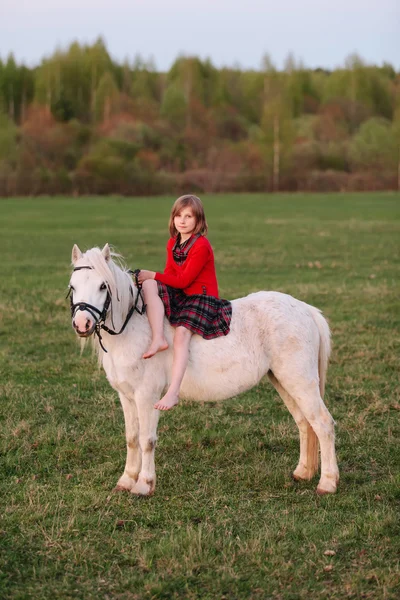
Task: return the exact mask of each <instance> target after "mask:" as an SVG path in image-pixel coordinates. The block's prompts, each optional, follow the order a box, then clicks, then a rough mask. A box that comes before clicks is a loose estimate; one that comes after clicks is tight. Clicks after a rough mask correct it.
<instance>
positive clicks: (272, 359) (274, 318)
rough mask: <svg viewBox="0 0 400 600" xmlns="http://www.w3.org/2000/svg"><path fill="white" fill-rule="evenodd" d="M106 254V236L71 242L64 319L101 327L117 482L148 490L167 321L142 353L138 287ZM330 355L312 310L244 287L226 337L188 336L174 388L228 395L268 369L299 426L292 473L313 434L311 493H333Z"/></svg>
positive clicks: (79, 327) (165, 373)
mask: <svg viewBox="0 0 400 600" xmlns="http://www.w3.org/2000/svg"><path fill="white" fill-rule="evenodd" d="M113 256H114V255H112V253H111V252H110V248H109V246H108V244H106V245H105V246H104V248H103V250H100V249H99V248H92V249H91V250H88V251H87V252H85V253H84V254H82V252H81V251H80V250H79V248H78V246H76V245H75V246H74V247H73V250H72V263H73V266H74V271H73V273H72V276H71V280H70V292H71V312H72V325H73V327H74V329H75V330H76V332H77V334H78V335H79V336H80V337H89V336H91V335H92V334H93V333H96V332H97V333H98V334H100V336H101V338H100V337H99V339H96V336H93V338H94V340H95V344H96V346H97V349H98V352H99V360H100V361H101V363H102V365H103V367H104V370H105V372H106V375H107V379H108V381H109V382H110V384H111V386H112V387H113V388H114V389H115V390H117V392H118V394H119V397H120V400H121V404H122V408H123V411H124V417H125V429H126V443H127V457H126V465H125V470H124V473H123V474H122V476H121V477H120V479H119V481H118V483H117V487H116V489H121V490H129V491H131V492H132V493H134V494H140V495H149V494H152V493H153V492H154V489H155V483H156V473H155V463H154V449H155V446H156V441H157V423H158V418H159V414H160V412H159V411H158V410H155V409H154V408H153V407H154V404H155V403H156V402H157V401H158V400H159V399H160V396H161V394H162V393H163V392H164V390H165V388H166V387H167V386H168V385H169V379H170V374H171V367H172V348H173V338H174V328H173V327H172V326H170V324H169V323H168V321H167V320H166V319H165V323H164V332H165V337H166V339H167V341H168V343H169V348H168V350H166V351H164V352H160V353H157V354H156V355H155V356H154V357H152V358H150V359H148V360H144V359H143V358H142V355H143V353H144V352H145V351H146V350H147V348H148V346H149V343H150V339H151V330H150V326H149V322H148V320H147V317H146V315H142V314H140V313H138V312H133V313H132V309H133V306H134V303H135V298H137V293H138V292H137V289H136V287H135V286H134V285H133V282H132V277H131V275H130V273H129V272H128V271H127V270H126V269H125V268H123V267H121V266H120V265H119V264H117V263H116V262H115V260H114V259H113ZM136 301H137V300H136ZM141 305H142V302H141V300H140V301H139V306H141ZM129 313H131V317H129ZM127 317H129V318H128V319H127ZM124 325H125V328H124V329H123V331H122V332H121V333H120V335H119V332H120V329H121V328H123V327H124ZM104 327H105V329H104ZM110 331H111V333H110ZM113 332H117V334H118V335H113ZM329 354H330V332H329V327H328V324H327V322H326V320H325V319H324V317H323V316H322V314H321V312H320V311H319V310H318V309H316V308H314V307H313V306H310V305H308V304H305V303H304V302H301V301H299V300H296V299H295V298H293V297H292V296H289V295H287V294H281V293H279V292H257V293H255V294H250V295H249V296H246V297H245V298H239V299H237V300H233V302H232V321H231V330H230V333H229V334H228V335H227V336H226V337H219V338H216V339H213V340H204V339H203V338H201V337H200V336H197V335H194V336H193V337H192V340H191V343H190V357H189V363H188V367H187V370H186V373H185V377H184V379H183V382H182V387H181V394H180V397H181V398H187V399H191V400H198V401H206V400H223V399H226V398H231V397H232V396H236V395H237V394H240V393H242V392H245V391H246V390H249V389H250V388H252V387H253V386H255V385H256V384H257V383H258V382H259V381H260V380H261V378H262V377H264V376H265V375H267V376H268V377H269V379H270V381H271V383H272V385H273V386H274V387H275V389H276V390H277V392H278V393H279V395H280V396H281V398H282V400H283V401H284V403H285V404H286V406H287V408H288V409H289V412H290V413H291V415H292V416H293V418H294V420H295V421H296V423H297V426H298V428H299V433H300V459H299V463H298V465H297V467H296V469H295V471H294V473H293V476H294V478H295V479H307V480H309V479H311V478H312V477H313V476H314V474H315V473H316V471H317V470H318V441H319V445H320V447H321V478H320V481H319V484H318V488H317V492H318V493H320V494H326V493H333V492H335V491H336V486H337V483H338V481H339V471H338V467H337V462H336V455H335V434H334V421H333V419H332V417H331V415H330V413H329V412H328V409H327V408H326V406H325V404H324V402H323V399H322V396H323V394H324V387H325V377H326V371H327V367H328V359H329Z"/></svg>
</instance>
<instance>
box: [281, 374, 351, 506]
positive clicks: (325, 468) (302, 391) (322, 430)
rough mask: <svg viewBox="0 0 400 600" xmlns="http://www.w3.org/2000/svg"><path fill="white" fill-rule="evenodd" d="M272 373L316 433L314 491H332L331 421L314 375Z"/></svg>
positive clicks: (334, 482)
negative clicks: (318, 453) (317, 449)
mask: <svg viewBox="0 0 400 600" xmlns="http://www.w3.org/2000/svg"><path fill="white" fill-rule="evenodd" d="M275 374H276V373H275ZM276 375H277V376H278V377H279V381H280V382H281V383H282V384H283V386H284V388H285V390H286V391H287V392H288V393H289V394H290V396H291V397H292V398H293V399H294V400H295V401H296V404H297V406H298V408H299V409H300V411H301V412H302V413H303V415H304V416H305V418H306V419H307V421H308V422H309V424H310V425H311V427H312V428H313V430H314V431H315V433H316V434H317V437H318V440H319V444H320V447H321V479H320V480H319V483H318V487H317V492H318V493H319V494H329V493H333V492H335V491H336V487H337V484H338V481H339V470H338V466H337V462H336V453H335V430H334V421H333V419H332V417H331V415H330V413H329V411H328V409H327V408H326V406H325V404H324V401H323V400H322V398H321V394H320V390H319V381H318V378H317V377H315V378H314V377H307V376H306V375H302V374H299V373H298V372H297V373H296V372H295V371H291V372H290V373H285V374H283V373H279V374H276ZM282 375H284V376H282Z"/></svg>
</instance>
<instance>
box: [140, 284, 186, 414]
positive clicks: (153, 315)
mask: <svg viewBox="0 0 400 600" xmlns="http://www.w3.org/2000/svg"><path fill="white" fill-rule="evenodd" d="M143 291H144V297H145V300H146V304H147V316H148V319H149V322H150V326H151V332H152V336H153V337H152V340H151V344H150V347H149V349H148V350H147V352H145V353H144V354H143V358H150V357H152V356H154V354H156V353H157V352H162V350H166V349H167V348H168V342H167V340H166V339H165V337H164V305H163V303H162V300H161V298H160V297H159V295H158V288H157V282H156V281H155V280H154V279H146V281H144V282H143ZM191 337H192V332H191V331H189V329H186V327H177V328H176V330H175V337H174V358H173V362H172V377H171V384H170V386H169V388H168V391H167V393H166V394H165V396H164V397H163V398H162V399H161V400H160V401H159V402H157V404H155V406H154V408H157V409H158V410H169V409H170V408H172V407H173V406H175V405H176V404H178V402H179V390H180V387H181V383H182V379H183V376H184V374H185V371H186V367H187V363H188V359H189V344H190V339H191Z"/></svg>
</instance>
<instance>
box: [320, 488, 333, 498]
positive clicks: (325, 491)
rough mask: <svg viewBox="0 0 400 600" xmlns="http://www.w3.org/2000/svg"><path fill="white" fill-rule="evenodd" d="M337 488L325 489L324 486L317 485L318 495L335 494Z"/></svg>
mask: <svg viewBox="0 0 400 600" xmlns="http://www.w3.org/2000/svg"><path fill="white" fill-rule="evenodd" d="M335 493H336V488H335V489H334V490H324V489H323V488H320V487H317V494H318V496H326V495H327V494H335Z"/></svg>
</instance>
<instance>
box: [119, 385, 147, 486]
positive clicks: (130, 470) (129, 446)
mask: <svg viewBox="0 0 400 600" xmlns="http://www.w3.org/2000/svg"><path fill="white" fill-rule="evenodd" d="M119 398H120V400H121V404H122V409H123V411H124V418H125V433H126V464H125V469H124V472H123V474H122V475H121V477H120V478H119V480H118V483H117V485H116V487H115V489H116V490H128V491H131V490H132V488H133V487H134V485H135V484H136V482H137V480H138V477H139V473H140V469H141V465H142V452H141V449H140V446H139V419H138V415H137V410H136V404H135V402H134V401H133V400H130V399H129V398H127V397H126V396H125V395H124V394H123V393H122V392H119Z"/></svg>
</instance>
